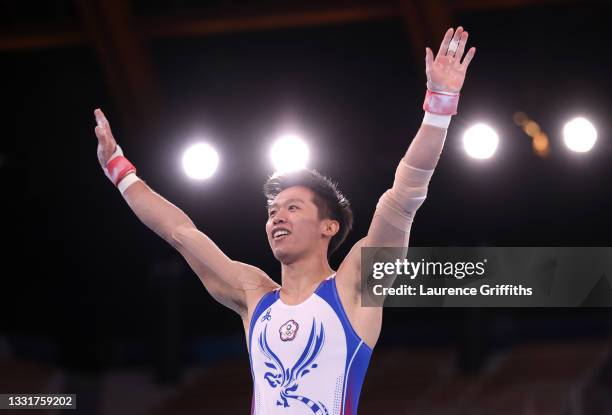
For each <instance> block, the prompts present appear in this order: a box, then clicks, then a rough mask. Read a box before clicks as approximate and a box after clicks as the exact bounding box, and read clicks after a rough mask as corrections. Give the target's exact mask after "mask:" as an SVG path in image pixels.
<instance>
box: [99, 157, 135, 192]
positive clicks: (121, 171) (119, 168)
mask: <svg viewBox="0 0 612 415" xmlns="http://www.w3.org/2000/svg"><path fill="white" fill-rule="evenodd" d="M105 173H106V177H108V178H109V179H110V181H111V182H113V184H114V185H115V186H117V185H118V184H119V182H120V181H121V179H123V178H124V177H125V176H127V175H128V174H130V173H136V167H134V165H133V164H132V163H130V161H129V160H128V159H126V158H125V157H123V156H117V157H115V158H113V159H112V160H111V161H109V162H108V163H107V164H106V169H105Z"/></svg>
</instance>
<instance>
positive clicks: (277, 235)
mask: <svg viewBox="0 0 612 415" xmlns="http://www.w3.org/2000/svg"><path fill="white" fill-rule="evenodd" d="M290 234H291V232H289V231H288V230H286V229H279V230H277V231H275V232H274V234H273V235H272V239H273V240H275V241H278V240H280V239H283V238H284V237H285V236H289V235H290Z"/></svg>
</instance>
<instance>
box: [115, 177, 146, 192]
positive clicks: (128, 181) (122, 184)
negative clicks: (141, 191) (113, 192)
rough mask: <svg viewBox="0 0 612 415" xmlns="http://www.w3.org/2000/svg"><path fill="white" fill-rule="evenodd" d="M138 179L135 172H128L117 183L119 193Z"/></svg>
mask: <svg viewBox="0 0 612 415" xmlns="http://www.w3.org/2000/svg"><path fill="white" fill-rule="evenodd" d="M138 181H140V178H139V177H138V176H136V173H129V174H128V175H127V176H125V177H124V178H123V179H121V181H120V182H119V183H118V184H117V189H119V191H120V192H121V194H123V192H125V191H126V189H127V188H128V187H130V186H131V185H133V184H134V183H136V182H138Z"/></svg>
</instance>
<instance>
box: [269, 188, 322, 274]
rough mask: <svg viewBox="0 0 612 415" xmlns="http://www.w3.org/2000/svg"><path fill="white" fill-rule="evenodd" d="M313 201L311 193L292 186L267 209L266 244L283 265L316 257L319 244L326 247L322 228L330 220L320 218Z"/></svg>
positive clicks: (279, 195) (306, 189) (281, 193)
mask: <svg viewBox="0 0 612 415" xmlns="http://www.w3.org/2000/svg"><path fill="white" fill-rule="evenodd" d="M313 198H314V193H313V191H312V190H310V189H308V188H307V187H304V186H293V187H288V188H287V189H285V190H283V191H282V192H280V193H279V194H278V195H277V196H276V198H275V199H274V200H273V201H272V203H270V204H269V205H268V221H267V222H266V234H267V236H268V242H269V243H270V247H271V248H272V252H273V253H274V257H275V258H276V259H278V260H279V261H281V262H282V263H284V264H290V263H292V262H294V261H296V260H297V259H300V258H302V257H304V256H306V255H309V254H312V253H316V251H317V250H320V249H321V246H322V245H321V244H325V248H326V247H327V242H326V241H325V237H326V236H325V232H324V227H325V222H327V221H329V220H328V219H323V220H322V219H320V218H319V209H318V207H317V205H315V203H314V202H313ZM328 239H329V238H328ZM324 251H325V249H324Z"/></svg>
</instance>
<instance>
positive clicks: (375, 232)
mask: <svg viewBox="0 0 612 415" xmlns="http://www.w3.org/2000/svg"><path fill="white" fill-rule="evenodd" d="M409 237H410V230H408V231H403V230H401V229H398V228H396V227H395V226H393V225H392V224H391V223H389V222H387V221H386V220H385V219H384V218H383V217H382V216H381V215H377V214H376V213H375V214H374V217H373V218H372V222H371V224H370V229H369V230H368V234H367V235H366V236H365V237H364V238H362V239H360V240H359V241H358V242H357V243H355V245H353V247H352V248H351V251H350V252H349V253H348V255H347V256H346V258H344V261H342V264H341V265H340V268H338V273H337V275H339V278H338V279H337V282H338V283H340V284H342V285H344V286H345V287H346V288H347V289H348V290H350V291H355V292H356V295H357V294H358V293H359V292H360V291H361V248H369V247H393V248H398V247H405V248H406V249H407V248H408V239H409Z"/></svg>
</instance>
